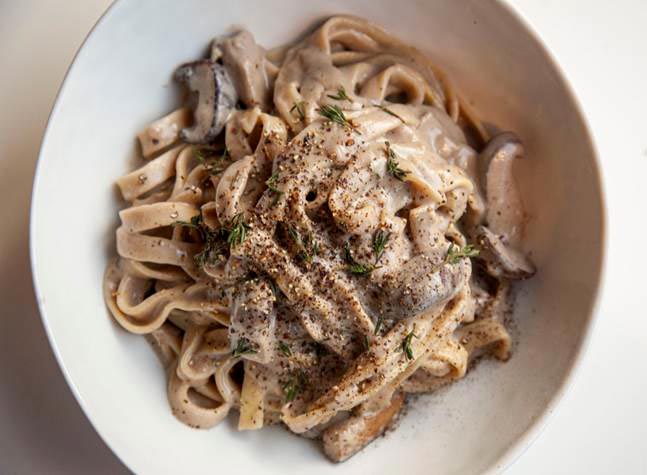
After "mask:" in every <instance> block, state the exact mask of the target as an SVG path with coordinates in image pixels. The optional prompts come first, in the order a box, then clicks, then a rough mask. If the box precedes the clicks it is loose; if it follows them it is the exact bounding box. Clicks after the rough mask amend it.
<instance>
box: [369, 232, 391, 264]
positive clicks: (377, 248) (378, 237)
mask: <svg viewBox="0 0 647 475" xmlns="http://www.w3.org/2000/svg"><path fill="white" fill-rule="evenodd" d="M390 237H391V233H388V232H384V231H382V230H381V229H380V230H378V231H377V232H376V233H375V236H374V237H373V252H375V262H377V261H379V260H380V257H382V253H383V252H384V248H385V247H386V243H387V242H389V238H390Z"/></svg>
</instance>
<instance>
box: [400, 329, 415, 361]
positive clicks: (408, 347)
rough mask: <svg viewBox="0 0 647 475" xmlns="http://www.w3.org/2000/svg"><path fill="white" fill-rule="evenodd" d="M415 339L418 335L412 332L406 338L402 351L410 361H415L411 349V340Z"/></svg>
mask: <svg viewBox="0 0 647 475" xmlns="http://www.w3.org/2000/svg"><path fill="white" fill-rule="evenodd" d="M413 337H416V335H414V334H413V332H411V333H409V334H408V335H407V336H406V337H405V338H404V341H403V342H402V351H404V354H405V355H407V359H408V360H412V359H413V350H412V349H411V340H412V339H413ZM416 338H418V337H416Z"/></svg>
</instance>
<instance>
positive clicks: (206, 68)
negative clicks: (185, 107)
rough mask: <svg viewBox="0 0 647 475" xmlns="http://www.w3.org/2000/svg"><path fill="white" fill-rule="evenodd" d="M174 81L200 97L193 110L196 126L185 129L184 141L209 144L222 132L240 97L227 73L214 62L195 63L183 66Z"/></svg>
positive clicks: (182, 134)
mask: <svg viewBox="0 0 647 475" xmlns="http://www.w3.org/2000/svg"><path fill="white" fill-rule="evenodd" d="M175 79H176V80H177V81H179V82H181V83H183V84H185V85H186V87H187V88H188V89H189V90H190V91H191V92H192V93H194V94H197V95H198V98H197V103H196V105H195V107H194V109H193V126H192V127H187V128H184V129H182V132H181V133H180V136H181V138H182V140H184V141H186V142H189V143H208V142H211V141H213V140H214V139H215V138H216V137H217V136H218V134H220V132H222V129H223V127H224V126H225V123H226V122H227V119H228V118H229V114H230V113H231V112H232V111H233V110H234V108H235V106H236V102H237V101H238V95H237V94H236V89H235V88H234V85H233V83H232V81H231V78H230V77H229V74H228V73H227V71H226V69H225V68H224V67H223V66H222V65H220V64H218V63H216V62H214V61H211V60H207V59H205V60H202V61H195V62H193V63H187V64H183V65H182V66H180V67H179V68H178V69H177V70H176V71H175Z"/></svg>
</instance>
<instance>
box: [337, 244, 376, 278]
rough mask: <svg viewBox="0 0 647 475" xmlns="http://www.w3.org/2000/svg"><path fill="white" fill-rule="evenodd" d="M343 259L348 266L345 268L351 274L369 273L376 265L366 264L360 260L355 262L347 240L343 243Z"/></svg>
mask: <svg viewBox="0 0 647 475" xmlns="http://www.w3.org/2000/svg"><path fill="white" fill-rule="evenodd" d="M344 260H345V261H346V262H347V263H348V267H347V268H346V269H347V270H348V271H349V272H350V273H351V274H355V275H362V276H364V275H368V274H370V273H371V272H373V271H374V270H375V269H377V266H375V265H372V264H369V265H367V264H362V263H360V262H357V261H356V260H355V258H354V257H353V254H352V253H351V251H350V244H348V242H346V244H344Z"/></svg>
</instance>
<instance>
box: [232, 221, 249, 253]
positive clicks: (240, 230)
mask: <svg viewBox="0 0 647 475" xmlns="http://www.w3.org/2000/svg"><path fill="white" fill-rule="evenodd" d="M227 228H228V231H229V235H228V236H227V243H228V244H229V246H231V247H236V246H238V245H239V244H242V243H243V242H244V241H245V239H246V238H247V231H249V229H250V228H249V225H248V224H247V223H245V219H244V217H243V214H242V213H238V214H237V215H236V216H234V217H233V219H232V220H231V221H230V223H229V226H227Z"/></svg>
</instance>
